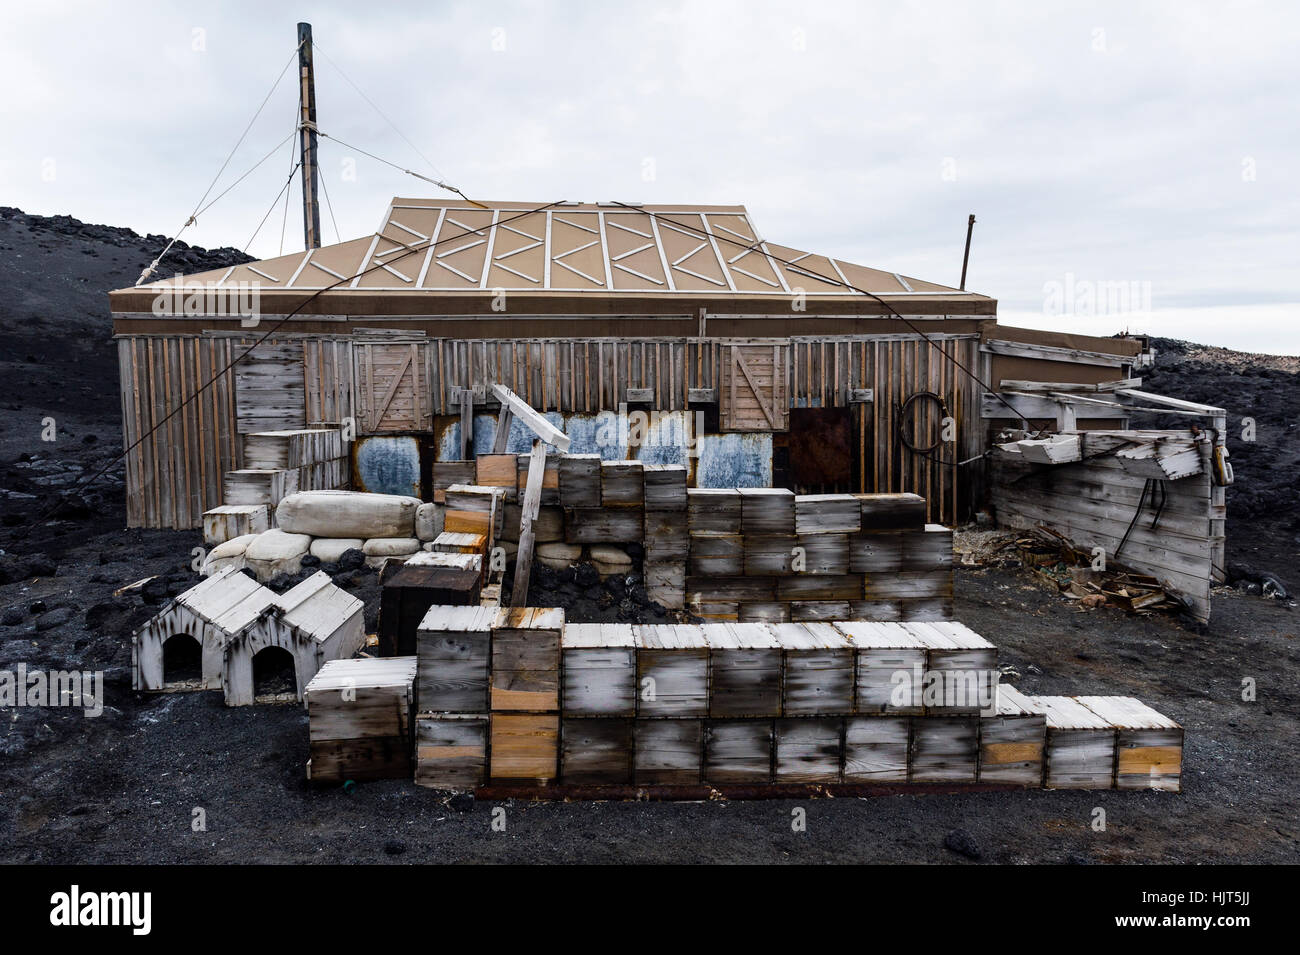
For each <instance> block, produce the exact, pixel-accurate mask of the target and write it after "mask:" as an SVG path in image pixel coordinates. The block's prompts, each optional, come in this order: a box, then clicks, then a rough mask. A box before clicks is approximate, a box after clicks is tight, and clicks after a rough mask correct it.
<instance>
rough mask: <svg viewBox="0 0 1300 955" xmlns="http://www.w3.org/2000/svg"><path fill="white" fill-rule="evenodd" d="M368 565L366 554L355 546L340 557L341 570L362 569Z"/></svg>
mask: <svg viewBox="0 0 1300 955" xmlns="http://www.w3.org/2000/svg"><path fill="white" fill-rule="evenodd" d="M364 566H366V555H365V554H363V553H362V552H361V551H359V550H357V548H355V547H353V548H350V549H349V550H345V551H344V552H343V554H342V555H341V556H340V557H339V570H360V569H361V568H362V567H364Z"/></svg>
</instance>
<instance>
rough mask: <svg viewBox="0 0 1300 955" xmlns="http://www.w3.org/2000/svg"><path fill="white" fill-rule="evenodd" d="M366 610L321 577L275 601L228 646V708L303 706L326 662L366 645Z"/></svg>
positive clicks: (224, 678)
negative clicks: (301, 702) (271, 704)
mask: <svg viewBox="0 0 1300 955" xmlns="http://www.w3.org/2000/svg"><path fill="white" fill-rule="evenodd" d="M364 609H365V605H364V603H362V601H361V600H359V599H357V598H356V597H353V596H352V595H351V594H349V593H348V592H347V591H345V590H342V589H341V588H339V587H336V586H335V585H334V583H333V582H332V581H331V580H330V576H329V574H326V573H324V572H323V571H320V572H317V573H315V574H313V575H312V576H311V577H308V578H307V579H306V580H304V581H303V582H302V583H300V584H298V585H297V586H295V587H293V588H292V589H290V590H288V591H286V592H285V593H283V594H281V595H280V596H279V597H276V598H275V599H274V602H273V603H272V604H271V605H270V606H268V607H267V608H266V609H265V610H264V611H262V613H260V614H258V616H257V618H256V619H255V620H253V621H251V622H250V623H249V624H248V625H247V626H245V627H243V628H242V629H241V630H240V631H239V632H238V633H236V634H234V635H233V636H232V637H231V638H230V639H229V640H228V641H227V642H226V644H225V648H224V655H223V662H222V670H221V683H222V688H223V689H224V690H225V693H226V705H227V706H248V705H250V704H252V703H255V702H263V701H268V702H269V701H279V700H281V699H283V700H291V699H297V700H301V699H302V697H303V691H304V690H305V689H306V687H307V684H308V683H310V682H311V679H312V677H314V676H315V675H316V672H317V671H318V670H319V669H320V668H321V666H322V664H324V663H325V661H327V660H336V659H341V658H346V657H350V656H352V655H353V654H354V653H356V652H357V651H358V650H360V649H361V648H362V646H364V645H365V641H366V634H365V625H364V618H363V614H364ZM264 675H265V676H264ZM277 680H278V682H277ZM268 684H269V685H268Z"/></svg>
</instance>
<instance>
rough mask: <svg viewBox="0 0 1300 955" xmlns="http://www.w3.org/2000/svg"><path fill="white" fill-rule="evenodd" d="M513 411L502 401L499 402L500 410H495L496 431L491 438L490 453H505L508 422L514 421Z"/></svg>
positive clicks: (508, 441)
mask: <svg viewBox="0 0 1300 955" xmlns="http://www.w3.org/2000/svg"><path fill="white" fill-rule="evenodd" d="M514 419H515V415H514V412H513V411H511V410H510V406H509V405H508V404H506V403H505V402H504V401H503V402H501V410H500V411H498V412H497V433H496V434H495V435H494V436H493V438H492V453H493V454H505V453H506V447H507V446H508V445H509V443H510V423H511V422H512V421H514Z"/></svg>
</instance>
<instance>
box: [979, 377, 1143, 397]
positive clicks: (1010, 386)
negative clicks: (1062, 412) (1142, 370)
mask: <svg viewBox="0 0 1300 955" xmlns="http://www.w3.org/2000/svg"><path fill="white" fill-rule="evenodd" d="M1141 386H1142V379H1141V378H1120V379H1118V380H1116V381H1102V382H1098V383H1097V384H1095V385H1088V384H1083V383H1081V382H1075V381H1018V380H1016V379H1014V378H1003V379H1002V382H1001V383H1000V384H999V386H998V388H999V390H1001V391H1034V392H1037V391H1069V392H1075V391H1081V392H1085V393H1089V394H1091V393H1092V392H1097V391H1115V390H1117V389H1119V388H1140V387H1141Z"/></svg>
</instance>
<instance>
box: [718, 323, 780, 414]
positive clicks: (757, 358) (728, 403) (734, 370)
mask: <svg viewBox="0 0 1300 955" xmlns="http://www.w3.org/2000/svg"><path fill="white" fill-rule="evenodd" d="M789 348H790V346H789V344H788V343H787V342H784V341H777V342H753V341H750V342H743V343H742V342H727V343H724V344H723V345H722V368H721V372H722V375H721V388H720V389H719V391H720V394H719V395H718V406H719V419H720V420H719V423H720V425H721V427H722V430H723V431H788V430H790V394H789V390H788V388H787V386H786V364H787V358H788V355H789Z"/></svg>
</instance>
